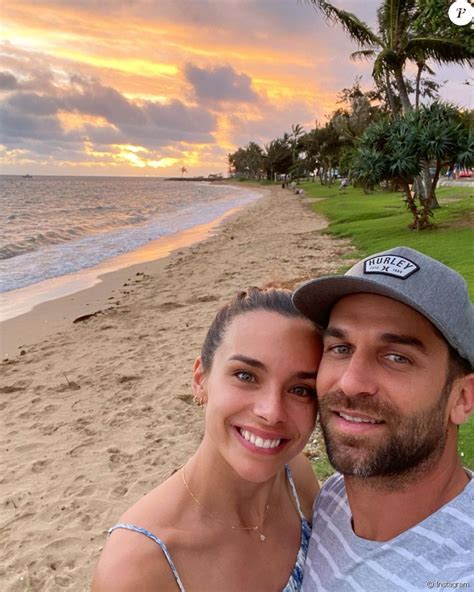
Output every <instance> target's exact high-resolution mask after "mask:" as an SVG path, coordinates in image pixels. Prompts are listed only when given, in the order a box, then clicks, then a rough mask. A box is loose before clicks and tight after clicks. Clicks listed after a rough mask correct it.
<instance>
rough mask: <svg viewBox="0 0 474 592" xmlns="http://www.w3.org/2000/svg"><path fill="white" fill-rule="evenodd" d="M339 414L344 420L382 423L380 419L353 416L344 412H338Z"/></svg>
mask: <svg viewBox="0 0 474 592" xmlns="http://www.w3.org/2000/svg"><path fill="white" fill-rule="evenodd" d="M339 415H340V416H341V417H342V418H343V419H345V420H346V421H353V422H355V423H383V422H382V421H381V420H380V419H368V418H364V417H355V416H354V415H346V414H345V413H339Z"/></svg>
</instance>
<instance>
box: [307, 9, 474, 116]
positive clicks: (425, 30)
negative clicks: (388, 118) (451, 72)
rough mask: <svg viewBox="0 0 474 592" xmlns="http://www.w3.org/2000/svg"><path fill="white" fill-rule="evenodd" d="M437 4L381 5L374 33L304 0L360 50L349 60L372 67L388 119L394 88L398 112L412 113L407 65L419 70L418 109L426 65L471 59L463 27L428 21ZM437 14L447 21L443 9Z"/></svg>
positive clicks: (336, 11) (344, 15)
mask: <svg viewBox="0 0 474 592" xmlns="http://www.w3.org/2000/svg"><path fill="white" fill-rule="evenodd" d="M440 2H441V0H383V1H382V2H381V4H380V7H379V8H378V10H377V22H378V30H377V31H374V30H372V29H371V28H370V27H369V26H368V25H367V24H366V23H364V22H363V21H361V20H360V19H359V18H358V17H357V16H356V15H355V14H353V13H351V12H347V11H343V10H340V9H338V8H336V7H335V6H333V5H332V4H330V3H329V2H325V1H323V0H307V3H309V4H312V5H313V6H315V7H316V8H317V9H318V10H320V11H321V12H322V13H323V15H324V16H325V17H326V18H327V19H328V20H330V21H332V22H334V23H337V24H339V25H341V26H342V28H343V29H344V30H345V31H346V32H347V34H348V35H349V37H350V38H351V39H352V40H353V41H355V42H356V43H357V44H358V45H359V47H360V50H359V51H357V52H355V53H353V54H352V57H353V58H363V59H372V60H373V61H374V67H373V77H374V80H375V81H376V83H377V84H378V86H379V87H383V88H384V93H385V94H386V96H387V98H388V101H389V103H390V106H391V110H392V113H393V115H397V113H398V111H397V101H396V97H395V96H394V95H395V93H394V92H393V89H394V87H396V89H397V90H398V98H399V100H400V102H401V105H402V109H403V111H404V112H407V111H409V110H410V109H411V108H412V105H411V103H410V99H409V96H408V95H409V92H408V88H407V83H406V80H405V78H404V70H405V66H406V64H407V62H412V63H413V64H415V65H416V66H417V69H418V74H417V77H416V81H415V85H416V89H415V106H418V104H419V95H420V81H421V75H422V73H423V71H425V70H428V71H430V72H432V71H431V69H430V68H429V66H428V64H427V62H428V61H429V60H433V61H435V62H437V63H440V64H448V63H458V64H463V63H467V62H468V61H469V60H470V59H472V57H473V56H474V52H473V44H472V39H471V40H470V41H469V42H466V39H465V33H464V32H462V31H459V29H462V27H457V28H452V27H449V29H447V28H446V25H445V24H444V23H442V22H441V21H440V20H439V19H433V18H430V17H431V16H432V13H433V10H434V9H435V8H439V7H438V6H437V3H438V4H439V3H440ZM435 5H436V6H435ZM440 14H443V15H446V14H447V9H445V10H443V11H441V12H440ZM445 20H446V21H447V20H448V19H445ZM456 29H457V30H456Z"/></svg>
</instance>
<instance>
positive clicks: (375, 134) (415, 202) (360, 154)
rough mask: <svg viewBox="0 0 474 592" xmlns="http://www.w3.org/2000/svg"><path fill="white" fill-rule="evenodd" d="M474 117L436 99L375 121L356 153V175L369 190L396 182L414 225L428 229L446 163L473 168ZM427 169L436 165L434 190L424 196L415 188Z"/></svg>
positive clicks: (416, 227) (413, 226)
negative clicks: (472, 123) (473, 124)
mask: <svg viewBox="0 0 474 592" xmlns="http://www.w3.org/2000/svg"><path fill="white" fill-rule="evenodd" d="M470 119H472V115H470V116H468V115H466V114H463V113H462V112H460V111H459V110H457V109H456V108H455V107H453V106H452V105H449V104H445V103H440V102H436V103H433V104H432V105H430V106H422V107H420V109H419V110H418V111H411V112H409V113H407V114H406V115H405V116H403V117H400V118H397V119H395V120H388V119H387V120H385V121H381V122H378V123H376V124H373V125H371V126H370V127H369V128H368V129H367V130H366V132H365V133H364V135H363V136H362V138H361V141H360V144H359V147H358V150H357V153H356V155H355V157H354V160H353V167H354V176H355V177H356V179H358V180H359V181H360V182H361V183H362V184H363V185H364V187H365V188H366V189H371V188H373V187H374V186H375V185H376V184H377V183H380V182H382V181H390V182H395V183H397V184H398V185H399V186H401V187H402V189H403V192H404V194H405V202H406V204H407V207H408V209H409V210H410V212H411V214H412V216H413V222H412V224H411V225H410V227H411V228H414V229H416V230H424V229H426V228H430V227H431V226H432V225H431V222H430V218H431V216H432V209H433V202H434V199H435V193H434V188H435V187H436V184H437V181H438V178H439V174H440V172H441V169H442V167H444V166H449V165H450V164H453V163H454V162H459V163H462V166H471V165H472V163H473V162H474V140H473V138H472V134H471V135H470V130H469V127H470V126H469V123H470ZM423 167H425V168H429V167H433V183H432V192H431V193H430V194H429V195H428V196H427V197H426V198H421V197H420V196H419V194H416V193H414V192H413V191H412V187H411V185H412V183H413V181H414V179H415V177H416V176H417V175H419V174H420V171H421V170H422V168H423Z"/></svg>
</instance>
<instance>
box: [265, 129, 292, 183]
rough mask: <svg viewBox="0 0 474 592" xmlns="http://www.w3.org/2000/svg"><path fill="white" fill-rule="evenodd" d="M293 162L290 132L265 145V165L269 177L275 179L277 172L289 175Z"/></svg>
mask: <svg viewBox="0 0 474 592" xmlns="http://www.w3.org/2000/svg"><path fill="white" fill-rule="evenodd" d="M292 164H293V151H292V148H291V145H290V142H289V136H288V134H285V135H284V136H283V138H277V139H276V140H272V141H271V142H270V143H269V144H267V145H266V146H265V159H264V167H265V171H266V174H267V179H273V178H274V175H275V174H278V175H287V174H288V172H289V170H290V167H291V165H292Z"/></svg>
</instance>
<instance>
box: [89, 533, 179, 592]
mask: <svg viewBox="0 0 474 592" xmlns="http://www.w3.org/2000/svg"><path fill="white" fill-rule="evenodd" d="M157 586H158V588H159V590H163V591H164V592H168V591H170V592H176V589H177V587H176V579H175V576H174V574H173V571H172V569H171V567H170V564H169V563H168V560H167V558H166V556H165V554H164V552H163V549H162V548H160V547H159V545H158V544H157V543H156V542H154V541H153V540H152V539H150V538H148V537H147V536H144V535H143V534H141V533H139V532H136V531H133V530H125V529H116V530H114V531H113V532H112V533H111V535H110V536H109V538H108V540H107V542H106V544H105V546H104V549H103V551H102V553H101V556H100V559H99V562H98V564H97V567H96V569H95V573H94V578H93V583H92V592H135V591H136V590H140V591H141V592H148V591H150V592H151V591H152V590H156V589H157Z"/></svg>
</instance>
